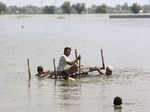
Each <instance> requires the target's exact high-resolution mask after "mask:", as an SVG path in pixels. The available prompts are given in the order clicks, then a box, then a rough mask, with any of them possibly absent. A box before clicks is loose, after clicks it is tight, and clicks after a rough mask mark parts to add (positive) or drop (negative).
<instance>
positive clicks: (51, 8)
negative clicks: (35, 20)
mask: <svg viewBox="0 0 150 112" xmlns="http://www.w3.org/2000/svg"><path fill="white" fill-rule="evenodd" d="M55 12H56V7H55V6H53V5H51V6H45V7H44V8H43V13H46V14H54V13H55Z"/></svg>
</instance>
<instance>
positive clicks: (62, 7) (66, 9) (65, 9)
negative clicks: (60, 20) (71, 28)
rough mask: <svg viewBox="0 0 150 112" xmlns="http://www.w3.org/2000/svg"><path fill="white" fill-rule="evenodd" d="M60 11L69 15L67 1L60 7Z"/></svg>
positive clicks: (69, 6) (69, 10) (68, 3)
mask: <svg viewBox="0 0 150 112" xmlns="http://www.w3.org/2000/svg"><path fill="white" fill-rule="evenodd" d="M61 9H62V11H63V13H67V14H70V13H71V5H70V2H69V1H66V2H64V4H63V5H62V6H61Z"/></svg>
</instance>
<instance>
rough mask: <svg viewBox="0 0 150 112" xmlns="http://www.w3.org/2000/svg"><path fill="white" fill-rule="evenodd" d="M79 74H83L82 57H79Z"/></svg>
mask: <svg viewBox="0 0 150 112" xmlns="http://www.w3.org/2000/svg"><path fill="white" fill-rule="evenodd" d="M79 74H80V75H81V59H79Z"/></svg>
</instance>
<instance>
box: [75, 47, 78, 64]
mask: <svg viewBox="0 0 150 112" xmlns="http://www.w3.org/2000/svg"><path fill="white" fill-rule="evenodd" d="M75 58H76V59H77V58H78V53H77V49H75ZM77 64H78V61H77Z"/></svg>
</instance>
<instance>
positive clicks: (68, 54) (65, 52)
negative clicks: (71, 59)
mask: <svg viewBox="0 0 150 112" xmlns="http://www.w3.org/2000/svg"><path fill="white" fill-rule="evenodd" d="M70 53H71V48H70V47H65V48H64V55H66V56H70Z"/></svg>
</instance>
